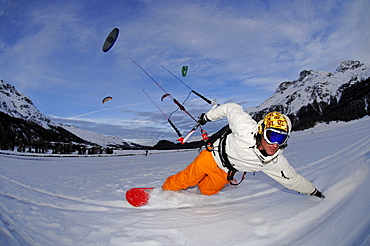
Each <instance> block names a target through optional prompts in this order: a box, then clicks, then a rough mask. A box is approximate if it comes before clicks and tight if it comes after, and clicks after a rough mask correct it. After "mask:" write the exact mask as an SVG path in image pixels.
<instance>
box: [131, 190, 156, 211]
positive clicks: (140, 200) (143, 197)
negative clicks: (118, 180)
mask: <svg viewBox="0 0 370 246" xmlns="http://www.w3.org/2000/svg"><path fill="white" fill-rule="evenodd" d="M153 189H154V188H132V189H129V190H128V191H126V200H127V202H128V203H130V204H131V205H132V206H134V207H140V206H144V205H146V204H148V202H149V198H150V193H151V192H152V190H153Z"/></svg>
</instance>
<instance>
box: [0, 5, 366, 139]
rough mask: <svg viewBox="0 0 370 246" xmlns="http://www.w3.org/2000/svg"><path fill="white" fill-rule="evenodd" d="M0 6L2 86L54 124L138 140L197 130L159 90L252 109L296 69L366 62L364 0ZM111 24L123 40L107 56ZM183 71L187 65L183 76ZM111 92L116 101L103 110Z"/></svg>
mask: <svg viewBox="0 0 370 246" xmlns="http://www.w3.org/2000/svg"><path fill="white" fill-rule="evenodd" d="M0 6H1V7H0V72H1V73H0V79H3V80H4V81H5V82H7V83H10V84H12V85H14V86H15V87H16V89H17V90H18V91H19V92H21V93H22V94H25V95H27V96H28V97H29V98H30V99H31V100H32V101H33V103H34V104H35V106H36V107H37V108H38V109H39V110H40V111H41V112H42V113H43V114H45V115H47V116H49V117H51V118H52V119H53V120H54V121H56V122H60V123H65V124H70V125H75V126H77V127H79V128H82V129H86V130H90V131H94V132H98V133H102V134H106V135H115V136H119V137H121V138H123V139H125V140H127V141H133V142H135V143H139V144H148V145H152V144H155V143H156V142H157V141H159V140H161V139H167V140H170V141H173V142H176V139H177V135H176V133H175V131H174V130H173V129H172V128H171V126H170V125H169V124H168V122H167V118H168V117H169V116H170V115H171V121H172V122H173V123H174V124H175V125H176V126H177V128H179V130H180V131H181V132H182V134H183V135H186V133H187V132H188V131H190V129H191V128H192V127H193V126H194V125H195V121H194V120H193V119H192V118H191V117H189V116H188V115H187V114H185V113H184V112H181V111H180V110H177V111H176V112H175V113H173V114H172V112H173V111H174V110H176V109H177V106H176V105H175V104H174V103H173V101H172V100H171V99H170V98H169V97H168V98H165V99H164V100H163V101H161V97H162V95H163V94H164V91H165V92H168V93H170V94H171V96H172V97H173V98H176V99H177V100H178V101H180V102H184V101H185V100H186V99H187V97H188V95H189V93H190V90H189V88H191V89H192V90H194V91H196V92H198V93H200V94H202V95H203V96H205V97H206V98H209V99H217V102H218V103H220V104H222V103H227V102H236V103H239V104H241V105H242V106H243V107H244V108H248V107H254V106H258V105H259V104H261V103H262V102H263V101H264V100H266V99H267V98H269V97H270V96H271V95H272V94H273V93H274V91H275V89H276V88H277V87H278V85H279V84H280V83H282V82H284V81H292V80H295V79H297V78H298V77H299V73H300V71H302V70H305V69H309V70H315V71H327V72H334V71H335V69H336V68H337V67H338V66H339V64H340V62H342V61H345V60H359V61H361V62H364V63H370V45H369V40H370V17H369V15H368V12H369V10H370V1H368V0H352V1H345V0H332V1H330V0H329V1H319V0H312V1H308V0H307V1H289V0H284V1H274V0H271V1H257V0H255V1H253V0H245V1H226V0H225V1H221V0H215V1H211V0H209V1H207V0H194V1H192V0H190V1H185V0H183V1H172V0H159V1H150V0H147V1H146V0H144V1H141V0H135V1H134V0H132V1H131V0H126V1H111V0H107V1H88V0H81V1H72V0H66V1H54V0H48V1H46V0H45V1H43V0H38V1H29V0H27V1H23V0H0ZM115 27H117V28H119V30H120V35H119V37H118V40H117V41H116V43H115V45H114V46H113V48H112V49H111V50H110V51H109V52H107V53H104V52H102V46H103V43H104V40H105V38H106V37H107V35H108V34H109V32H110V31H111V30H112V29H113V28H115ZM134 62H136V63H137V64H138V65H136V64H135V63H134ZM139 66H140V67H142V68H143V69H144V71H145V72H144V71H142V70H141V69H140V67H139ZM182 66H188V67H189V70H188V73H187V75H186V77H183V76H182V74H181V69H182ZM175 76H176V77H175ZM152 78H153V80H154V81H155V82H156V83H158V84H159V85H160V86H161V87H162V88H163V89H164V91H163V90H162V89H161V88H159V86H157V85H156V83H154V81H153V80H152ZM177 78H178V79H179V80H178V79H177ZM180 80H181V81H180ZM184 84H185V85H184ZM143 90H145V92H146V93H147V94H148V96H149V97H150V98H151V99H152V100H153V101H154V103H152V102H151V100H150V99H149V98H148V97H147V96H146V94H145V93H144V92H143ZM106 96H112V97H113V100H112V101H109V102H106V103H105V104H102V102H101V101H102V99H103V98H104V97H106ZM157 106H158V107H159V108H160V110H158V108H157ZM184 106H185V108H186V109H187V111H188V112H189V113H190V114H191V115H192V116H193V117H194V118H197V117H198V116H199V115H200V114H201V113H203V112H207V111H208V110H209V109H210V107H211V106H210V105H209V104H207V103H206V102H205V101H203V100H202V99H200V98H199V97H197V96H196V95H194V94H191V95H190V97H189V98H188V99H187V100H186V103H185V104H184ZM220 124H222V123H220ZM216 126H217V127H219V126H221V125H210V126H209V128H208V129H206V128H205V129H206V130H207V131H210V132H212V131H215V130H217V129H216V128H217V127H216ZM195 135H196V136H197V137H198V138H199V133H198V134H195Z"/></svg>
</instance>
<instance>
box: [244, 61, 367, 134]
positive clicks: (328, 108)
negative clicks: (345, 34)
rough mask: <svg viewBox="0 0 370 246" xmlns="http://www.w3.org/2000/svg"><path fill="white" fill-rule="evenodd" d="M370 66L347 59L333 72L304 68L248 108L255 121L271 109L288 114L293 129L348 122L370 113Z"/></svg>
mask: <svg viewBox="0 0 370 246" xmlns="http://www.w3.org/2000/svg"><path fill="white" fill-rule="evenodd" d="M369 78H370V66H369V65H366V64H364V63H361V62H360V61H344V62H342V63H341V64H340V66H339V67H338V68H337V69H336V70H335V72H334V73H330V72H324V71H313V70H303V71H302V72H301V73H300V75H299V78H298V79H297V80H294V81H287V82H283V83H281V84H280V85H279V87H278V88H277V89H276V91H275V93H274V94H273V95H272V96H271V97H270V98H268V99H267V100H266V101H264V102H263V103H262V104H261V105H259V106H258V107H254V108H248V109H247V112H249V113H250V114H251V115H252V117H253V118H254V119H255V120H260V119H262V118H263V116H264V115H265V114H266V113H268V112H270V111H274V110H276V111H279V112H281V113H284V114H286V115H288V116H289V118H290V119H291V120H292V123H293V130H303V129H307V128H310V127H313V126H314V125H315V124H316V123H317V122H329V121H349V120H354V119H358V118H361V117H363V116H365V115H370V107H369V104H370V80H369Z"/></svg>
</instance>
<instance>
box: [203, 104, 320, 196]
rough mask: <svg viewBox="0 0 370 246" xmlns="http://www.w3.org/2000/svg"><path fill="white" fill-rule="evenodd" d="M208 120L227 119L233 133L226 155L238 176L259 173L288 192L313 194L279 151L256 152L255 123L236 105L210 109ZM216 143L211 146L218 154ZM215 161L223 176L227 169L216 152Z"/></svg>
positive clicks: (308, 185) (228, 142) (310, 184)
mask: <svg viewBox="0 0 370 246" xmlns="http://www.w3.org/2000/svg"><path fill="white" fill-rule="evenodd" d="M206 116H207V118H208V119H209V120H211V121H214V120H218V119H221V118H224V117H226V118H227V120H228V122H229V127H230V129H231V131H232V133H231V134H229V135H228V136H227V139H226V154H227V156H228V158H229V161H230V163H231V164H232V165H233V166H234V167H235V169H237V170H238V171H241V172H257V171H262V172H264V173H265V174H267V175H268V176H269V177H271V178H273V179H274V180H276V181H277V182H279V183H280V184H282V185H283V186H285V187H286V188H288V189H291V190H295V191H298V192H301V193H305V194H310V193H312V192H313V191H314V190H315V187H314V186H313V184H312V183H311V182H310V181H308V180H307V179H306V178H304V177H303V176H301V175H300V174H298V173H297V172H296V171H295V170H294V168H293V167H292V166H290V164H289V162H288V161H287V159H286V158H285V157H284V156H283V150H281V149H279V150H278V151H277V152H276V153H275V154H274V155H272V156H267V157H266V156H264V155H262V154H261V152H260V151H259V150H258V149H257V146H256V140H255V138H254V135H255V134H256V133H257V122H256V121H255V120H253V119H252V117H251V116H250V115H249V114H248V113H246V112H244V111H243V108H242V107H241V106H240V105H238V104H235V103H227V104H223V105H221V106H219V107H217V108H212V109H211V110H210V111H209V112H207V113H206ZM218 145H219V140H217V141H216V142H215V143H214V147H215V149H216V150H217V149H218ZM214 153H215V155H214V159H215V161H216V163H217V164H218V166H219V167H220V168H221V169H223V170H224V171H225V172H228V169H227V168H226V167H224V166H223V165H222V163H221V160H220V157H219V154H218V151H214Z"/></svg>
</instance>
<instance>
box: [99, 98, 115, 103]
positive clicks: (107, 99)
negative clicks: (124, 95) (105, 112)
mask: <svg viewBox="0 0 370 246" xmlns="http://www.w3.org/2000/svg"><path fill="white" fill-rule="evenodd" d="M112 99H113V97H105V98H104V99H103V100H102V101H101V102H102V103H103V104H104V103H105V102H108V101H110V100H112Z"/></svg>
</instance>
